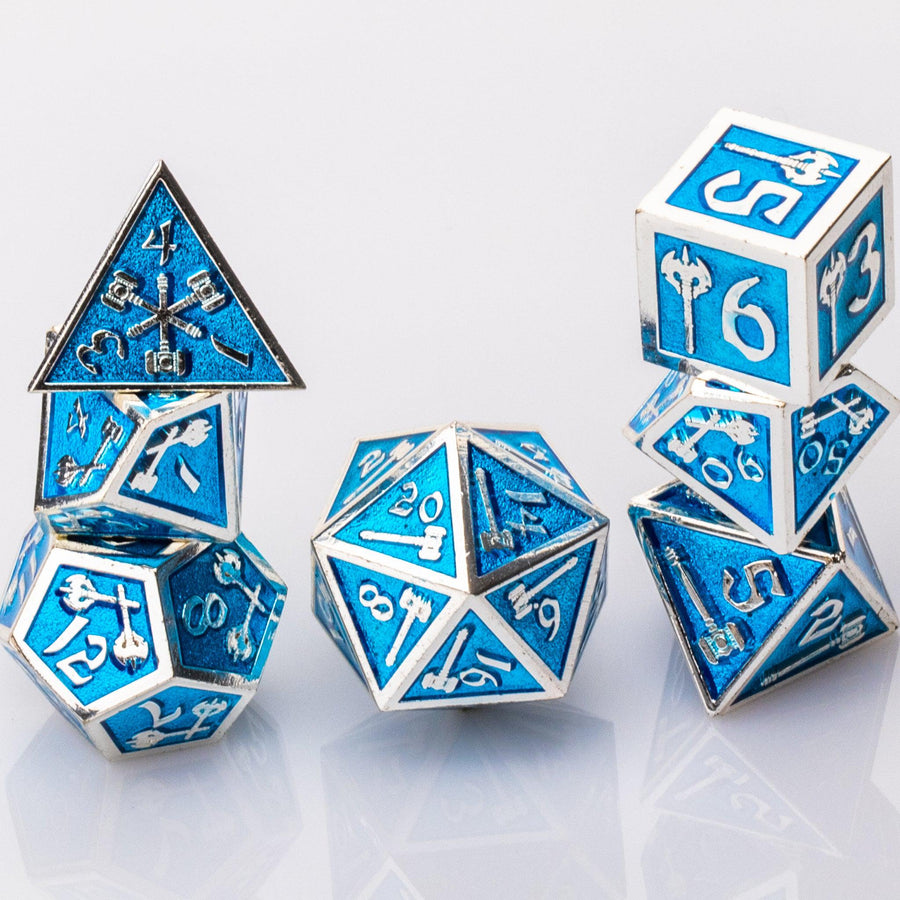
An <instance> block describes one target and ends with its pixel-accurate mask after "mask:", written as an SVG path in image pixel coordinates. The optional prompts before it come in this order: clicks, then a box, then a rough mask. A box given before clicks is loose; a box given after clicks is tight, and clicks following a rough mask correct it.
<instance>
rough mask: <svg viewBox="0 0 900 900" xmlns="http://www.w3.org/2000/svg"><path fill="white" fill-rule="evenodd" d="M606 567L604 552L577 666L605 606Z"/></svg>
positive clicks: (579, 649)
mask: <svg viewBox="0 0 900 900" xmlns="http://www.w3.org/2000/svg"><path fill="white" fill-rule="evenodd" d="M601 552H602V551H601ZM606 567H607V563H606V554H605V553H604V554H603V558H602V560H601V562H600V571H599V572H598V574H597V580H596V581H595V582H594V591H593V594H592V595H591V605H590V606H589V607H588V614H587V621H586V622H585V623H584V631H582V632H581V639H580V641H579V644H578V656H577V657H576V659H575V665H576V666H577V665H578V664H579V663H580V662H581V656H582V654H583V653H584V648H585V647H587V643H588V641H589V640H590V637H591V634H592V632H593V630H594V625H596V624H597V618H598V616H599V615H600V608H601V607H602V606H603V601H604V600H605V599H606Z"/></svg>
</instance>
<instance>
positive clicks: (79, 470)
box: [53, 416, 123, 487]
mask: <svg viewBox="0 0 900 900" xmlns="http://www.w3.org/2000/svg"><path fill="white" fill-rule="evenodd" d="M100 434H101V435H102V436H103V441H102V442H101V444H100V446H99V447H98V448H97V452H96V453H95V454H94V457H93V459H92V460H91V461H90V462H89V463H85V464H84V465H79V464H78V462H76V460H75V459H74V457H72V456H70V455H69V454H68V453H67V454H66V455H65V456H63V457H61V458H60V460H59V462H57V464H56V469H55V470H54V472H53V476H54V478H56V483H57V484H58V485H60V486H61V487H69V485H71V484H72V483H73V482H74V481H75V479H76V478H78V485H77V486H78V487H84V486H85V485H86V484H87V483H88V482H89V481H90V480H91V476H92V475H93V474H94V472H102V471H103V470H104V469H106V468H107V465H106V463H101V462H100V460H101V459H102V458H103V454H104V453H106V449H107V447H109V445H110V444H118V443H119V441H120V440H121V439H122V434H123V430H122V426H121V425H120V424H119V423H118V422H117V421H116V420H115V419H114V418H113V417H112V416H107V418H106V420H105V421H104V422H103V424H102V425H101V426H100ZM79 476H80V477H79Z"/></svg>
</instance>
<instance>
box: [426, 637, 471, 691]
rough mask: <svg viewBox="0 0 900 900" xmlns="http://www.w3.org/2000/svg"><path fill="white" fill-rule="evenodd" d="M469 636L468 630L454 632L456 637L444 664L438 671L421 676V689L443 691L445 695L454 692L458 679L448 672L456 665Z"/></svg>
mask: <svg viewBox="0 0 900 900" xmlns="http://www.w3.org/2000/svg"><path fill="white" fill-rule="evenodd" d="M469 634H470V630H469V629H468V628H460V629H459V631H457V632H456V637H455V638H454V639H453V646H452V647H451V648H450V652H449V653H448V654H447V658H446V659H445V660H444V664H443V665H442V666H441V668H440V671H437V672H426V673H425V674H424V675H423V676H422V687H423V688H428V689H430V690H434V691H443V692H444V693H445V694H452V693H453V692H454V691H455V690H456V687H457V685H458V684H459V678H457V677H456V676H455V675H451V674H450V670H451V669H452V668H453V666H454V665H455V664H456V660H457V658H458V657H459V654H460V653H462V649H463V647H464V646H465V644H466V641H467V640H468V639H469Z"/></svg>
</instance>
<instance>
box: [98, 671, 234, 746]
mask: <svg viewBox="0 0 900 900" xmlns="http://www.w3.org/2000/svg"><path fill="white" fill-rule="evenodd" d="M240 699H241V698H240V695H239V694H232V693H230V692H226V691H218V690H208V689H200V688H190V687H184V686H181V685H176V686H174V687H170V688H166V690H164V691H161V692H160V693H158V694H155V695H154V696H153V697H151V698H150V699H148V700H144V701H142V702H141V703H136V704H135V705H134V706H129V707H128V708H127V709H123V710H121V711H120V712H117V713H115V714H114V715H111V716H110V717H109V718H108V719H105V720H104V721H103V727H104V728H105V729H106V732H107V733H108V734H109V736H110V737H111V738H112V739H113V743H115V745H116V747H117V748H118V749H119V750H120V751H121V752H122V753H134V752H135V751H138V750H152V749H153V748H154V747H170V746H172V745H174V744H186V743H188V742H191V743H196V742H197V741H203V740H207V739H209V738H211V737H212V736H213V735H214V734H215V733H216V732H217V731H218V730H219V728H220V727H221V725H222V723H223V722H224V721H225V720H226V719H227V718H228V714H229V713H230V712H231V710H233V709H234V708H235V706H237V704H238V702H239V701H240Z"/></svg>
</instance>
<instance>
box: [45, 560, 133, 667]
mask: <svg viewBox="0 0 900 900" xmlns="http://www.w3.org/2000/svg"><path fill="white" fill-rule="evenodd" d="M58 590H59V593H60V594H61V595H62V602H63V604H64V605H65V606H67V607H68V608H69V609H70V610H72V612H82V611H84V610H86V609H90V607H92V606H93V605H94V604H95V603H109V604H111V605H113V606H117V607H118V608H119V617H120V619H121V621H122V631H121V633H120V634H119V636H118V637H117V638H116V640H115V642H114V643H113V656H114V657H115V658H116V659H117V660H118V661H119V663H120V664H121V665H123V666H125V667H126V668H127V669H128V670H129V671H130V672H134V671H135V669H137V668H139V667H140V665H141V664H142V663H143V662H144V661H145V660H146V659H147V657H148V656H149V655H150V648H149V646H148V645H147V641H146V640H144V638H143V637H141V635H139V634H135V633H134V631H133V630H132V628H131V610H139V609H140V608H141V604H140V602H139V601H137V600H129V599H128V598H127V597H126V596H125V585H123V584H121V583H120V584H117V585H116V596H115V597H113V596H112V595H110V594H101V593H100V592H99V591H98V590H97V589H96V588H95V587H94V584H93V582H92V581H91V580H90V579H89V578H88V577H87V576H86V575H83V574H80V573H79V574H75V575H69V576H68V578H66V579H65V580H64V581H63V583H62V585H60V587H59V589H58Z"/></svg>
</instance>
